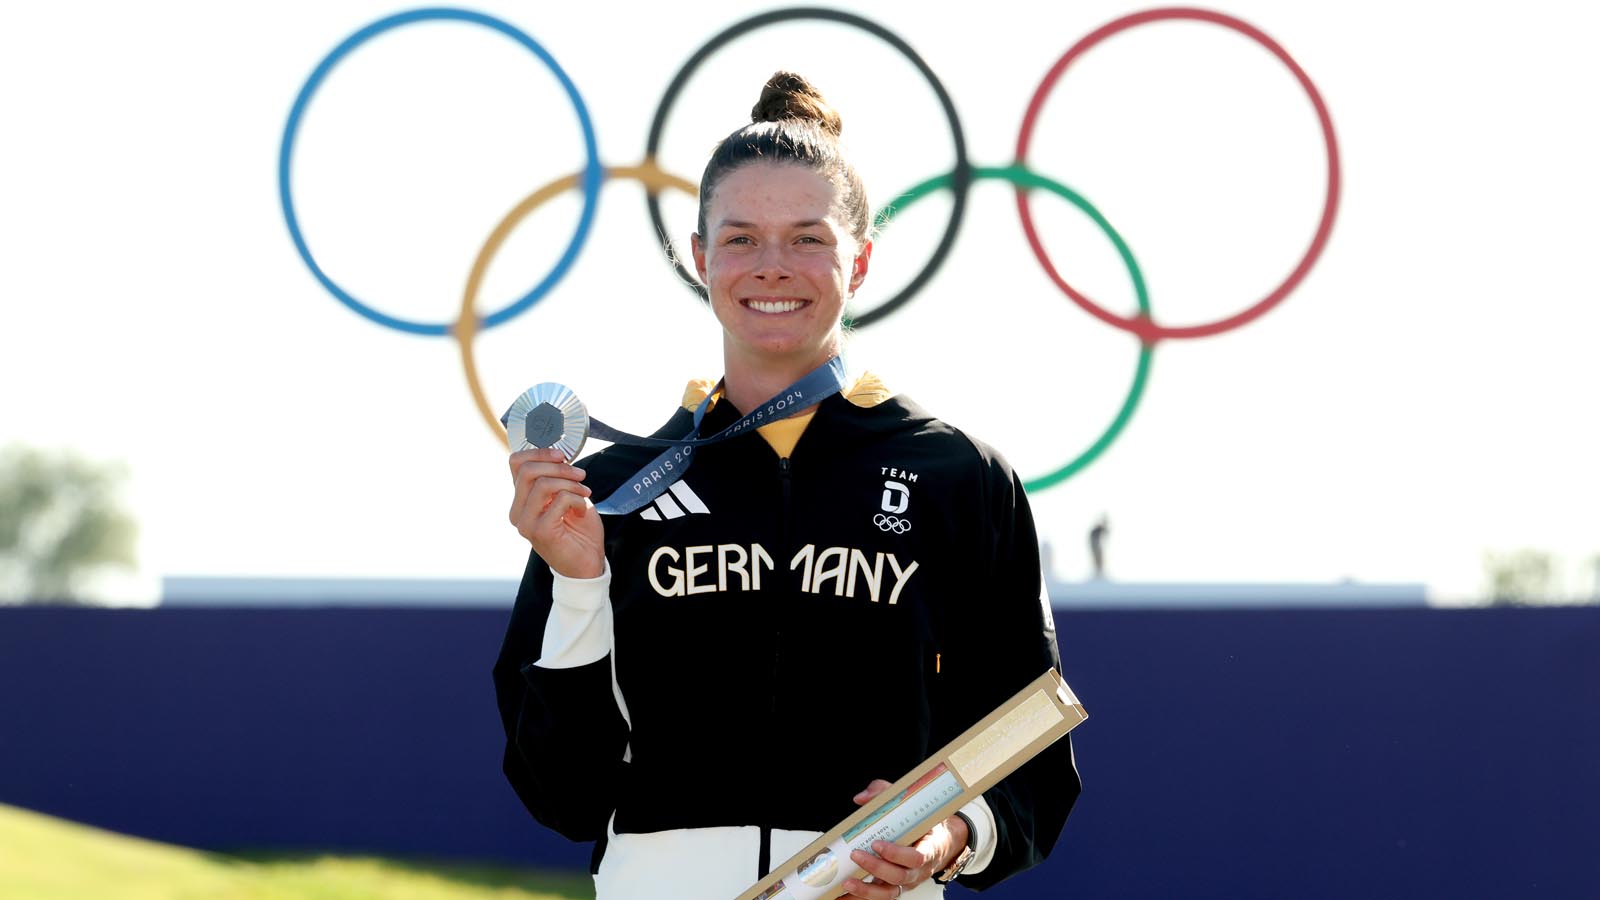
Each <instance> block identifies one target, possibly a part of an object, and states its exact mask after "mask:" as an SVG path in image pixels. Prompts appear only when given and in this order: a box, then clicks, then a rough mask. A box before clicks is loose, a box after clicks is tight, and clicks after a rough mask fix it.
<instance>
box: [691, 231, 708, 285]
mask: <svg viewBox="0 0 1600 900" xmlns="http://www.w3.org/2000/svg"><path fill="white" fill-rule="evenodd" d="M689 250H690V252H691V253H692V254H693V255H694V271H695V274H697V275H699V276H700V283H701V284H705V283H706V248H705V245H704V244H702V243H701V242H700V235H699V234H698V233H696V234H691V235H689Z"/></svg>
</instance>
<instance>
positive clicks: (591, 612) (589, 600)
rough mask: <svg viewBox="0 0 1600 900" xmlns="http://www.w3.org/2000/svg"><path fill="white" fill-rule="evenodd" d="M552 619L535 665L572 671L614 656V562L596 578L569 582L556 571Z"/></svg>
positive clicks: (548, 623)
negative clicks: (612, 590)
mask: <svg viewBox="0 0 1600 900" xmlns="http://www.w3.org/2000/svg"><path fill="white" fill-rule="evenodd" d="M550 574H551V575H554V576H555V584H553V585H551V587H550V596H551V599H553V600H554V601H555V602H554V603H552V604H551V606H550V618H549V619H547V620H546V621H545V625H544V645H543V647H542V648H541V649H540V655H539V659H538V661H537V662H536V663H534V665H537V666H539V667H540V668H543V669H572V668H577V667H578V666H586V665H589V664H590V663H595V662H599V661H600V660H602V659H605V657H606V654H608V653H610V652H611V561H610V560H606V563H605V571H603V572H601V573H600V575H599V576H597V577H595V578H568V577H566V576H565V575H562V574H561V573H560V572H557V571H555V570H554V569H551V570H550Z"/></svg>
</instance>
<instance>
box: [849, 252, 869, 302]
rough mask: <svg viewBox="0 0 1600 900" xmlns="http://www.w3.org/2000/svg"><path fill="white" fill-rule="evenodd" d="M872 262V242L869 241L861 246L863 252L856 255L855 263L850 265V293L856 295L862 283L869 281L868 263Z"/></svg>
mask: <svg viewBox="0 0 1600 900" xmlns="http://www.w3.org/2000/svg"><path fill="white" fill-rule="evenodd" d="M871 261H872V242H871V241H867V242H866V243H865V244H863V245H862V246H861V252H860V253H857V254H856V258H855V261H854V262H852V263H851V264H850V265H851V267H850V293H852V294H853V293H855V292H856V289H857V288H859V287H861V282H863V281H866V280H867V263H869V262H871Z"/></svg>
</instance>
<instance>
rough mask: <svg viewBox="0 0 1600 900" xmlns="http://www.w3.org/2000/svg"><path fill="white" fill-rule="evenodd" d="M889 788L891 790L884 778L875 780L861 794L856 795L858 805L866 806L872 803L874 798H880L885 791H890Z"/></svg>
mask: <svg viewBox="0 0 1600 900" xmlns="http://www.w3.org/2000/svg"><path fill="white" fill-rule="evenodd" d="M888 788H889V782H887V781H884V780H883V779H882V778H874V779H872V781H871V783H869V784H868V785H867V786H866V788H865V789H864V790H862V791H861V793H859V794H856V796H855V801H856V805H857V806H865V805H866V804H867V803H868V802H870V801H871V800H872V798H873V797H876V796H878V795H879V794H881V793H883V792H884V791H886V790H888Z"/></svg>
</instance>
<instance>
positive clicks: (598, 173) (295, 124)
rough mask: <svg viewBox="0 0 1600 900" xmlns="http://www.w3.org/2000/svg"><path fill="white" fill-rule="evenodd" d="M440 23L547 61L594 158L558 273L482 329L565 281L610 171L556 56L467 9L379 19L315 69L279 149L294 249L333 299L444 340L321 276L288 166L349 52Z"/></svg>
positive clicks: (438, 331) (430, 326)
mask: <svg viewBox="0 0 1600 900" xmlns="http://www.w3.org/2000/svg"><path fill="white" fill-rule="evenodd" d="M441 20H447V21H458V22H470V23H472V24H475V25H483V26H485V27H487V28H491V29H493V30H495V31H498V32H500V33H501V34H503V35H505V36H507V37H509V38H511V39H512V40H514V41H516V42H517V43H519V44H521V45H522V46H523V47H526V48H527V49H528V50H529V51H530V52H532V53H533V55H534V56H537V57H538V58H539V59H540V60H541V61H542V62H544V64H545V65H546V66H548V67H549V68H550V71H551V72H552V73H553V74H554V75H555V76H556V78H557V79H558V80H560V82H561V86H562V87H563V88H565V89H566V91H567V96H568V97H569V98H571V100H572V106H573V108H574V109H575V110H577V113H578V124H579V125H580V126H581V127H582V129H583V146H584V152H586V153H587V154H588V156H589V159H588V163H587V164H586V165H585V166H584V170H583V215H582V216H581V217H580V218H579V219H578V230H577V232H576V233H575V234H573V236H572V241H571V242H570V243H568V244H567V249H566V252H565V253H563V254H562V255H561V258H560V259H559V260H557V261H556V264H555V268H553V269H551V270H550V273H549V274H548V275H546V276H545V277H544V280H543V281H540V282H539V283H538V284H537V285H534V287H533V290H531V291H529V292H528V293H526V294H524V295H523V296H522V297H521V299H519V300H517V301H515V302H514V303H512V304H511V305H509V306H507V307H506V308H504V309H502V310H499V311H498V312H495V313H493V314H491V315H489V316H486V317H485V318H484V319H483V321H482V323H481V327H483V328H493V327H494V326H496V325H499V324H500V323H502V322H505V321H507V320H508V319H510V318H512V317H513V316H516V315H519V314H520V313H522V312H524V311H525V310H527V309H528V308H529V307H530V306H532V305H533V304H535V303H537V302H539V299H540V298H541V297H543V296H544V295H545V294H547V293H549V292H550V290H551V289H552V288H554V287H555V286H556V283H557V282H559V281H560V280H561V279H562V278H564V277H565V276H566V274H567V270H568V269H570V268H572V264H573V263H574V262H575V261H576V260H577V258H578V251H580V250H581V249H583V242H584V241H585V240H586V239H587V238H588V237H589V228H590V226H591V225H592V224H593V223H594V212H595V206H596V203H597V201H598V200H599V197H600V182H601V181H602V179H604V177H605V169H604V167H603V166H601V165H600V150H599V148H598V147H597V146H596V145H595V136H594V125H593V123H591V122H590V121H589V110H588V108H587V107H585V106H584V104H583V98H582V97H580V96H578V88H577V86H575V85H574V84H573V83H572V79H570V78H568V77H567V73H566V72H564V71H562V69H561V66H560V65H559V64H557V63H556V61H555V57H553V56H551V55H550V54H549V53H548V52H546V50H545V49H544V48H543V47H541V46H539V44H538V42H537V41H535V40H534V39H533V38H531V37H529V36H528V35H526V34H524V33H523V32H521V31H519V30H517V29H516V28H515V27H514V26H512V25H510V24H508V23H506V22H503V21H501V20H499V19H496V18H494V17H492V16H487V15H484V14H483V13H479V12H472V11H470V10H465V9H447V8H438V9H414V10H411V11H410V12H403V13H397V14H395V15H392V16H389V17H387V18H383V19H379V20H378V21H376V22H373V23H372V24H371V25H368V26H366V27H365V28H363V29H361V30H360V31H357V32H356V33H355V34H352V35H350V36H349V37H348V38H345V40H344V43H342V44H340V45H339V46H337V47H335V48H333V52H332V53H329V54H328V55H327V57H326V58H325V59H323V60H322V62H321V63H319V64H318V65H317V67H316V69H314V70H312V72H311V77H310V78H308V79H306V83H305V86H304V87H302V88H300V95H299V96H298V97H296V98H295V100H294V106H293V108H291V109H290V110H289V121H288V122H287V123H286V124H285V125H284V126H283V143H282V145H281V146H280V147H279V149H278V199H279V200H280V202H281V203H282V204H283V220H284V222H285V223H286V224H288V226H289V237H290V238H292V239H293V240H294V246H295V249H296V250H298V251H300V258H301V259H303V260H305V263H306V266H307V267H308V268H310V269H311V274H313V275H315V276H316V277H317V280H318V281H320V282H322V286H323V287H325V288H327V289H328V292H329V293H331V294H333V296H334V297H335V298H337V299H338V300H339V302H340V303H343V304H344V305H345V306H348V307H350V308H351V309H353V310H355V311H356V312H358V313H360V314H361V315H363V316H366V317H367V318H368V319H371V320H372V321H374V322H376V323H378V324H379V325H386V326H388V327H390V328H395V329H398V330H400V331H409V332H411V333H412V334H426V335H440V336H443V335H448V334H449V333H450V328H451V325H452V324H453V322H450V323H430V322H413V321H410V320H409V319H400V318H396V317H394V316H390V315H385V314H384V313H381V312H378V311H377V310H375V309H373V308H372V307H370V306H367V305H366V304H364V303H362V302H361V301H360V300H357V299H356V298H355V297H352V296H350V294H349V292H347V291H346V290H345V289H344V288H342V287H340V286H339V285H337V284H335V283H334V281H333V279H332V278H329V277H328V276H327V274H326V273H324V272H323V271H322V267H321V266H318V265H317V261H316V260H315V259H314V258H313V257H312V256H311V248H310V247H308V246H306V239H305V236H304V235H302V234H301V233H300V220H299V219H298V218H296V216H295V212H294V197H293V196H292V195H291V194H290V192H289V178H290V166H289V162H290V159H291V158H292V156H293V154H294V139H295V136H296V134H297V133H298V132H299V130H300V117H301V116H302V115H304V113H305V110H306V106H307V104H309V103H310V102H311V95H312V94H315V93H316V91H317V88H318V87H319V86H320V85H321V84H322V80H323V79H324V78H326V77H327V76H328V73H329V72H330V71H332V70H333V67H334V66H335V65H337V64H338V63H339V61H340V60H341V59H343V58H344V57H345V56H346V55H347V54H349V53H350V51H352V50H354V49H356V48H357V47H359V46H361V45H362V44H364V43H366V42H367V41H368V40H371V39H372V38H374V37H377V36H378V35H380V34H382V33H383V32H385V31H389V30H391V29H394V28H399V27H400V26H402V25H409V24H411V23H413V22H426V21H441Z"/></svg>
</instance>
